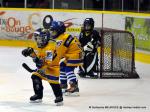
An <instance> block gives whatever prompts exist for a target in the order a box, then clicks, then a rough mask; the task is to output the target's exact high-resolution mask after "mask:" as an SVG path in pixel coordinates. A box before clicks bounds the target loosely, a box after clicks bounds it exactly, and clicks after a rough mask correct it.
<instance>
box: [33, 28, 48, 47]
mask: <svg viewBox="0 0 150 112" xmlns="http://www.w3.org/2000/svg"><path fill="white" fill-rule="evenodd" d="M34 39H35V41H36V43H37V46H38V48H43V47H45V46H46V45H47V44H48V41H49V39H50V33H49V32H48V31H46V30H44V29H42V28H39V29H38V30H36V31H35V32H34Z"/></svg>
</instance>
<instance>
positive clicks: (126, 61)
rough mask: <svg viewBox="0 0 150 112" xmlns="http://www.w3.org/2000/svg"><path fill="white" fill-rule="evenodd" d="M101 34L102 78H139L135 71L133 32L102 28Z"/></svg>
mask: <svg viewBox="0 0 150 112" xmlns="http://www.w3.org/2000/svg"><path fill="white" fill-rule="evenodd" d="M101 36H102V38H101V39H102V40H101V41H102V43H101V52H100V53H101V54H100V78H139V76H138V74H137V73H136V71H135V60H134V53H135V51H134V49H135V48H134V46H135V43H134V36H133V35H132V33H130V32H127V31H119V30H101Z"/></svg>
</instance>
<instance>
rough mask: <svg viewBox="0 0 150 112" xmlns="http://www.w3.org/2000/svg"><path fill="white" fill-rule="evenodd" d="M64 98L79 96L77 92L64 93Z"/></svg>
mask: <svg viewBox="0 0 150 112" xmlns="http://www.w3.org/2000/svg"><path fill="white" fill-rule="evenodd" d="M65 96H74V97H76V96H80V94H79V92H73V93H71V92H66V93H65Z"/></svg>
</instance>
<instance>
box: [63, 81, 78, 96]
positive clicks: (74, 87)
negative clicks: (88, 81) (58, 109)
mask: <svg viewBox="0 0 150 112" xmlns="http://www.w3.org/2000/svg"><path fill="white" fill-rule="evenodd" d="M69 84H70V88H69V89H67V90H66V92H65V96H80V95H79V88H78V83H74V82H70V83H69Z"/></svg>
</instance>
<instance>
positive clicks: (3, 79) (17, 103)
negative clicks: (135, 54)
mask: <svg viewBox="0 0 150 112" xmlns="http://www.w3.org/2000/svg"><path fill="white" fill-rule="evenodd" d="M22 49H23V48H13V47H11V48H10V47H0V112H150V87H149V85H150V64H144V63H139V62H136V70H137V72H138V74H139V75H140V77H141V78H140V79H83V78H79V87H80V97H67V96H64V106H60V107H57V106H55V104H54V103H53V100H54V96H53V93H52V90H51V87H50V86H49V84H48V83H47V82H45V81H43V85H44V98H43V103H40V104H32V103H29V97H30V96H31V95H33V89H32V82H31V78H30V77H31V75H30V73H28V72H27V71H26V70H24V69H23V68H22V67H21V64H22V63H23V62H26V63H27V64H28V65H29V66H31V67H33V68H34V64H33V62H32V60H31V59H30V58H28V57H27V58H25V57H23V56H22V55H21V50H22ZM106 106H108V107H109V108H107V107H106ZM110 106H112V107H110ZM120 106H122V107H123V108H122V109H121V107H120ZM90 107H91V108H90ZM125 107H126V108H125ZM129 107H130V108H129ZM135 107H137V108H135Z"/></svg>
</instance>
